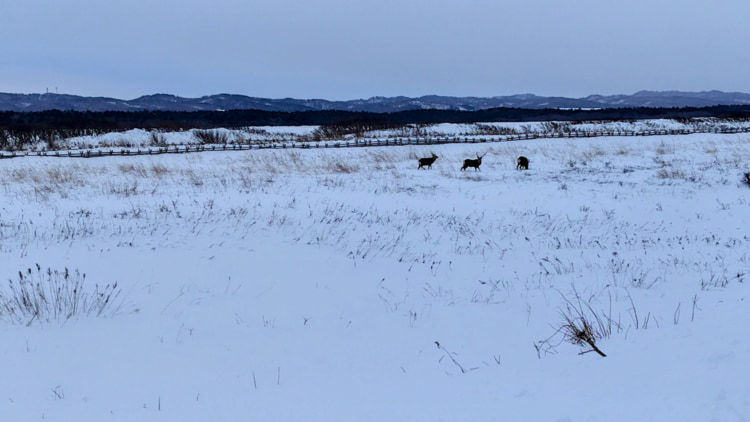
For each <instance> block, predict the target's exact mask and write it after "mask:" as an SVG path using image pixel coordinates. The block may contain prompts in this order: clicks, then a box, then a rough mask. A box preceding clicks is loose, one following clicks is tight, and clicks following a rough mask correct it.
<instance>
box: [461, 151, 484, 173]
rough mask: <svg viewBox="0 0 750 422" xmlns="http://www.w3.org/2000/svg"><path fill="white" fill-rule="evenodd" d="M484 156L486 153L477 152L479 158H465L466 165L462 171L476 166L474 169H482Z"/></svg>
mask: <svg viewBox="0 0 750 422" xmlns="http://www.w3.org/2000/svg"><path fill="white" fill-rule="evenodd" d="M482 157H484V155H479V154H477V158H476V159H474V158H467V159H465V160H464V166H463V167H461V171H464V170H466V167H474V171H477V170H479V171H481V170H480V169H479V166H481V165H482Z"/></svg>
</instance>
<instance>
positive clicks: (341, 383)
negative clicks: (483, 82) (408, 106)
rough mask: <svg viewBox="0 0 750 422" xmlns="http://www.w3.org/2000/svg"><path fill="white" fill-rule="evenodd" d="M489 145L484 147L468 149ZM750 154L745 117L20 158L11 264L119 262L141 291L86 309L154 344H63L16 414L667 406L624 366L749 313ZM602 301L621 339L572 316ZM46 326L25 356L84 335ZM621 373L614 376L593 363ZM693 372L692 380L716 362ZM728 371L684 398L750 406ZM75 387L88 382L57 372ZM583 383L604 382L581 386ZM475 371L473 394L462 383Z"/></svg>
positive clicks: (4, 218)
mask: <svg viewBox="0 0 750 422" xmlns="http://www.w3.org/2000/svg"><path fill="white" fill-rule="evenodd" d="M431 152H434V153H436V154H437V155H439V156H440V158H439V159H438V160H437V161H436V162H435V164H433V169H432V170H417V160H416V158H417V157H421V156H429V155H430V153H431ZM475 154H480V155H481V154H486V156H485V158H484V160H483V164H482V169H481V171H476V172H475V171H472V170H471V169H470V170H469V171H467V172H460V171H459V168H460V166H461V162H462V161H463V159H465V158H471V157H474V156H475ZM518 155H525V156H527V157H529V158H530V159H531V165H530V170H529V171H516V170H515V159H516V157H517V156H518ZM748 156H750V147H749V146H748V142H747V139H746V136H744V135H689V136H679V137H650V138H597V139H581V140H560V139H558V140H536V141H528V142H513V143H494V144H482V145H441V146H431V147H429V148H427V147H425V148H422V147H390V148H388V147H385V148H358V149H336V150H262V151H251V152H240V153H238V152H227V153H223V152H222V153H205V154H195V155H176V156H153V157H151V156H143V157H111V158H103V159H92V160H50V159H44V158H34V157H30V158H23V159H14V160H9V161H6V162H3V167H1V168H0V190H2V195H3V198H4V201H3V203H2V205H0V253H1V254H2V262H3V264H2V266H1V267H0V268H1V269H2V270H3V272H4V274H0V276H4V277H6V278H9V277H12V276H13V275H14V274H15V273H17V271H19V270H23V269H25V268H27V267H30V266H31V265H33V264H32V263H36V262H40V263H41V264H42V265H43V266H48V265H49V266H53V267H60V268H61V267H63V266H67V267H71V268H80V269H81V270H82V271H86V272H87V273H88V274H89V276H90V277H92V276H93V275H95V276H96V277H98V279H104V278H105V276H106V279H116V280H118V281H119V283H120V285H121V286H122V288H123V289H124V291H125V292H126V297H127V301H128V302H129V303H132V304H133V305H134V306H136V307H139V308H141V312H139V313H138V314H127V313H126V314H122V315H120V316H119V317H118V318H115V319H113V320H111V321H107V322H106V323H105V324H104V325H106V327H102V328H98V327H100V326H98V325H95V326H94V327H93V328H91V330H93V332H94V333H96V330H97V329H104V330H116V332H118V333H119V334H118V335H122V336H123V340H122V341H123V342H124V341H127V342H129V343H130V344H131V346H124V345H123V344H122V343H121V342H115V343H114V344H113V345H111V346H110V347H120V348H123V349H124V350H125V351H124V352H122V353H124V354H127V351H128V350H132V349H128V347H133V348H137V349H138V352H137V353H138V355H139V356H140V358H139V360H138V365H139V366H140V365H142V366H144V367H145V368H146V370H145V371H144V370H140V371H139V370H134V369H135V368H131V370H122V371H116V372H115V374H114V375H113V376H114V379H111V380H109V382H108V384H107V385H106V386H105V385H103V384H100V383H97V381H96V379H93V380H92V379H89V378H90V377H87V376H85V375H83V376H81V374H80V372H79V371H76V370H74V369H71V370H69V371H66V370H65V369H60V368H56V369H55V370H51V371H50V374H51V375H50V374H47V375H45V376H41V377H39V378H40V380H39V381H38V382H32V383H30V384H29V386H28V387H27V388H23V389H21V390H20V392H19V391H15V392H13V391H10V390H0V399H2V395H3V394H5V395H7V396H8V397H9V398H10V399H11V401H12V403H11V402H10V401H7V400H6V403H5V404H3V405H2V406H3V407H4V409H3V410H5V411H7V412H4V413H7V414H11V415H16V416H18V417H19V418H22V419H23V418H24V417H31V416H33V417H39V413H38V410H39V407H38V403H39V402H40V401H41V402H42V403H43V405H42V409H43V410H42V412H41V413H42V414H45V415H47V416H54V415H56V416H58V417H59V418H63V417H64V416H65V415H69V414H79V415H80V414H83V415H90V416H89V417H90V418H91V419H90V420H101V419H106V418H107V417H111V418H112V419H120V420H127V418H128V417H140V418H145V419H148V420H151V419H153V420H157V419H160V418H159V415H160V414H163V415H170V416H169V417H187V418H188V419H192V418H198V417H199V416H200V415H204V416H209V415H214V416H215V415H217V412H218V415H219V416H224V417H228V418H230V419H231V418H232V417H237V416H238V415H243V416H244V415H247V414H248V413H247V412H251V413H249V414H252V415H255V416H257V417H259V418H260V419H289V418H292V419H295V418H306V419H315V418H316V415H317V417H319V418H324V419H325V417H328V418H329V419H330V418H332V419H338V418H348V419H363V418H367V417H365V415H370V416H369V417H370V418H372V419H374V420H383V419H409V420H415V419H416V420H434V419H437V418H444V419H448V420H466V419H479V420H495V419H496V417H497V415H498V412H501V411H502V412H506V413H508V414H512V415H518V416H519V418H520V419H529V418H550V417H555V418H557V417H566V416H571V417H572V418H573V419H576V418H579V417H580V418H585V417H591V416H592V415H599V417H602V415H604V414H606V412H608V411H610V410H611V409H613V408H615V409H620V406H624V407H625V408H627V409H629V410H623V409H620V410H623V412H624V413H621V414H622V415H623V417H630V418H636V419H638V418H642V417H644V416H646V415H648V416H649V417H652V416H654V415H655V416H656V417H657V418H658V416H660V415H661V416H664V415H666V414H661V413H659V412H660V411H659V409H661V408H662V407H661V406H662V405H663V404H664V402H665V400H666V402H667V404H669V403H670V401H669V400H670V399H669V398H663V397H661V396H660V395H659V390H658V388H657V389H650V388H648V387H641V386H640V383H639V385H634V384H632V383H631V384H628V382H627V381H625V380H627V379H630V378H629V377H631V376H637V377H641V378H639V379H641V380H642V381H643V383H647V384H648V382H651V381H655V380H656V377H659V376H663V374H661V375H658V371H654V370H653V368H652V367H651V366H650V365H648V364H646V365H643V369H642V370H641V371H638V370H634V369H633V365H638V363H639V362H641V361H639V359H649V357H648V356H649V355H648V353H647V354H646V355H645V356H640V357H639V356H638V354H639V353H638V352H636V350H639V349H642V348H643V347H644V345H646V347H650V348H656V349H657V350H656V351H654V350H651V353H652V357H651V359H656V360H658V359H659V358H662V357H665V356H669V357H670V358H671V355H672V353H673V352H674V351H673V350H670V349H672V348H673V347H679V345H680V344H681V343H680V341H681V340H679V341H678V340H673V339H675V338H680V339H681V338H682V337H681V336H684V335H687V334H686V331H685V330H688V331H690V330H692V329H690V328H689V327H691V324H699V323H702V325H695V328H694V330H695V331H696V333H695V334H693V336H695V337H696V338H700V337H703V336H711V335H712V332H715V331H714V330H716V327H717V326H720V325H721V324H723V321H726V320H727V319H728V318H729V319H730V320H731V318H739V317H741V315H731V316H724V313H725V312H728V310H732V309H736V307H735V306H734V305H733V303H734V302H735V301H737V300H740V299H739V298H741V297H744V296H742V295H743V294H744V293H742V292H744V291H745V290H744V289H745V286H746V284H747V283H745V281H746V271H747V268H748V264H749V263H748V226H747V223H746V221H745V220H746V216H747V215H750V212H749V211H750V205H748V201H747V193H748V190H747V188H746V186H744V185H743V184H742V181H741V179H742V174H743V172H745V171H747V169H746V168H743V163H746V162H747V157H748ZM256 257H258V258H256ZM260 257H263V259H260ZM313 258H314V259H313ZM45 260H46V261H45ZM92 273H93V274H92ZM737 291H739V292H740V293H736V294H732V293H727V292H737ZM723 302H727V303H726V304H725V305H724V306H722V305H721V303H723ZM713 320H715V321H716V323H715V324H712V323H711V322H710V321H713ZM583 321H586V323H587V324H589V326H588V327H589V329H590V331H591V334H593V335H594V336H595V342H596V345H597V346H598V347H599V348H600V349H601V350H602V351H604V352H605V353H606V354H607V355H608V357H607V358H605V359H607V361H606V362H607V363H599V361H597V360H596V359H602V358H600V357H599V356H597V355H595V354H585V355H583V356H578V353H579V352H586V351H588V350H590V349H591V347H590V344H589V343H588V342H587V341H585V340H584V341H583V342H581V341H576V339H577V337H576V336H577V335H578V334H576V331H575V330H572V331H570V330H569V329H570V328H571V325H572V326H573V327H575V326H576V325H575V324H577V323H583ZM133 327H139V328H138V329H133ZM581 327H582V328H583V330H582V331H586V326H585V325H582V326H581ZM683 327H686V328H683ZM566 328H567V329H568V330H567V331H566ZM66 329H69V330H73V329H72V328H66ZM49 330H51V329H49ZM45 333H46V332H34V334H33V335H32V336H31V337H32V340H31V341H33V342H34V343H35V344H34V350H37V351H38V352H36V353H35V355H29V359H28V361H27V362H28V363H26V365H34V364H35V362H36V359H35V358H34V356H40V359H43V356H47V355H45V354H44V353H43V352H42V351H41V350H51V349H58V352H57V353H63V354H64V353H73V352H74V351H75V350H78V348H77V347H74V346H72V345H69V344H68V343H66V340H64V339H63V338H58V337H57V336H55V335H46V334H45ZM8 335H9V336H10V338H11V339H15V343H16V344H18V343H23V342H24V339H26V340H25V341H26V342H27V343H28V341H29V340H28V337H29V336H30V335H29V334H28V333H24V332H21V331H11V332H10V333H8ZM90 335H91V333H90V332H88V331H86V330H81V331H80V332H79V331H72V332H69V333H67V336H69V337H65V338H70V341H71V342H86V341H87V340H86V339H88V338H89V336H90ZM691 338H692V337H691ZM580 339H581V337H578V340H580ZM641 339H644V340H642V341H641ZM646 339H647V340H646ZM670 339H672V340H670ZM703 340H705V341H708V342H710V341H711V339H710V337H707V338H705V339H703ZM703 340H701V341H703ZM10 341H11V343H12V342H13V340H10ZM568 343H574V344H577V345H578V346H571V345H568ZM692 344H693V343H690V342H688V346H690V345H692ZM720 344H723V343H721V341H718V343H717V346H716V347H717V353H718V352H720V351H721V350H718V349H720V348H723V347H724V346H720ZM436 345H437V347H436ZM102 347H104V348H105V352H104V354H106V353H107V350H109V349H107V347H108V346H102ZM738 347H739V349H738V353H740V351H739V350H742V352H741V353H747V350H746V349H747V343H743V344H740V345H739V346H738ZM743 348H744V349H743ZM27 349H28V346H27ZM59 349H62V351H60V350H59ZM15 350H16V349H13V348H10V349H7V348H6V349H3V350H0V353H4V354H6V355H8V356H10V358H11V359H12V358H14V357H15V356H16V355H17V353H18V352H17V351H15ZM206 350H211V351H212V352H211V353H209V354H206V353H205V351H206ZM701 350H702V349H701ZM113 353H114V355H115V356H119V352H113ZM706 353H711V349H709V350H708V351H707V352H706ZM85 355H86V356H87V357H88V359H89V361H90V363H91V365H92V366H93V367H94V368H96V367H97V366H98V363H97V362H100V361H101V360H104V359H106V358H105V357H99V354H98V353H86V354H85ZM722 356H723V355H722ZM743 356H746V354H745V355H743ZM165 357H168V359H169V362H170V363H169V364H167V365H162V364H161V363H160V362H163V359H165ZM540 358H541V359H540ZM217 359H218V360H220V362H219V361H217ZM686 359H687V360H686V362H687V363H688V364H695V362H693V361H690V360H689V359H690V358H689V357H688V358H686ZM701 359H702V358H701ZM717 359H718V358H717ZM120 363H121V364H122V365H123V366H125V367H129V366H128V364H124V363H122V362H120ZM180 363H182V365H181V364H180ZM699 363H700V360H699ZM715 364H716V365H719V366H721V365H724V366H722V367H723V368H727V371H728V372H730V373H732V372H736V371H732V369H736V368H734V366H733V365H736V362H735V361H734V360H732V359H730V358H728V357H724V358H722V359H721V360H720V361H719V363H715ZM101 365H104V363H101ZM186 367H187V368H190V369H186ZM149 368H152V369H149ZM156 368H158V369H156ZM574 368H575V369H574ZM573 370H575V371H576V372H575V373H576V375H575V378H578V379H580V387H579V386H578V384H577V385H576V386H574V387H571V385H570V382H571V381H570V379H571V377H570V371H573ZM654 372H656V373H654ZM697 372H698V374H697V375H694V376H697V377H699V376H700V374H703V373H704V371H701V370H698V371H697ZM722 373H723V372H722ZM134 374H138V376H135V375H134ZM459 375H460V376H461V377H470V378H465V379H464V378H461V379H459V378H456V377H457V376H459ZM604 375H606V376H607V377H608V379H609V380H611V381H612V383H614V384H617V385H619V387H618V388H616V389H609V388H604V387H603V388H600V389H599V390H597V391H596V392H592V391H590V390H589V389H587V388H586V387H585V386H586V385H591V383H594V382H598V381H600V378H599V377H601V376H604ZM670 376H671V375H670ZM674 376H676V375H674ZM649 377H654V378H649ZM94 378H95V377H94ZM668 378H669V377H668ZM681 380H682V379H681V378H679V377H677V380H676V381H675V382H678V383H680V387H679V388H677V390H678V391H677V393H680V394H682V395H683V397H688V398H690V397H692V396H693V395H695V396H701V395H704V394H715V392H716V390H717V389H718V390H720V387H721V385H722V384H721V383H716V382H713V384H712V381H711V380H710V379H701V385H699V386H697V387H690V388H689V387H686V386H683V384H687V383H682V381H681ZM84 381H85V382H84ZM45 382H46V384H45ZM726 382H728V383H729V387H730V388H729V391H728V392H727V391H725V393H724V397H725V400H723V401H722V403H724V405H723V407H722V405H716V406H718V407H716V406H714V407H711V405H709V404H705V403H703V402H700V401H696V404H694V405H693V407H692V408H689V410H687V411H686V413H685V414H686V415H706V416H716V415H718V416H722V415H728V414H733V413H732V412H735V413H734V414H736V413H737V412H739V414H742V412H747V410H748V404H747V403H746V402H744V404H743V402H742V400H741V398H740V395H741V393H742V391H743V390H742V385H738V383H739V379H738V378H736V377H735V378H731V379H730V380H729V381H726V380H724V381H722V383H726ZM110 384H115V385H118V384H119V385H133V384H134V385H138V386H141V387H143V389H142V390H140V391H137V392H133V390H131V389H127V388H116V387H111V386H109V385H110ZM146 385H148V387H144V386H146ZM59 386H63V387H65V392H66V394H65V401H67V402H68V403H72V404H69V405H68V406H61V405H59V404H58V402H59V401H61V400H60V395H59V394H49V391H50V390H53V391H62V390H59V389H58V390H55V389H56V388H57V387H59ZM714 387H715V388H714ZM555 388H557V389H555ZM669 388H675V387H674V386H670V387H669ZM560 389H562V390H565V391H566V392H564V393H561V391H560ZM136 390H138V389H136ZM623 390H624V393H623V392H622V391H623ZM414 391H418V392H419V393H414ZM581 391H585V392H586V395H587V397H589V398H590V399H591V400H592V401H587V406H570V404H571V403H573V402H574V401H575V399H574V397H580V393H581ZM744 391H747V390H744ZM107 392H109V394H107ZM464 394H470V396H471V397H474V398H475V399H476V403H474V404H473V405H471V406H469V408H468V409H467V408H466V407H465V406H463V405H461V404H459V403H456V402H455V400H453V398H455V397H462V396H463V395H464ZM641 394H642V395H641ZM529 395H532V396H535V397H536V399H535V402H536V401H537V400H541V401H543V402H545V403H549V404H550V405H549V406H548V407H546V409H540V408H539V406H533V405H530V404H529V403H528V402H527V401H526V400H527V399H526V398H527V397H528V396H529ZM648 396H651V397H650V398H649V397H648ZM656 396H658V397H657V398H655V397H656ZM74 397H75V398H74ZM329 400H336V402H337V403H341V404H340V405H339V406H336V409H331V408H330V407H329V406H326V405H323V404H322V403H324V402H326V401H329ZM650 400H651V401H650ZM671 400H675V399H671ZM394 401H398V406H396V407H395V408H393V407H389V406H383V405H382V404H383V403H394ZM641 401H644V402H645V403H646V404H645V405H644V406H642V407H638V406H635V407H633V406H629V407H628V404H631V405H632V404H634V403H636V402H638V403H640V402H641ZM592 402H593V403H601V404H598V405H597V404H595V405H593V406H590V404H591V403H592ZM32 403H36V404H32ZM260 403H263V404H262V405H261V404H260ZM346 403H348V404H346ZM618 403H619V404H618ZM649 403H650V404H649ZM674 403H677V402H674ZM714 404H715V403H712V405H714ZM743 406H744V407H743ZM696 407H698V408H697V409H696ZM218 408H222V409H223V410H222V411H220V412H219V411H217V409H218ZM180 409H181V410H180ZM712 409H713V410H712ZM35 412H37V413H35ZM66 412H73V413H66ZM76 412H78V413H76ZM81 412H82V413H81ZM744 414H745V415H746V416H747V413H744ZM112 415H115V416H112ZM672 416H674V415H672ZM95 418H98V419H95ZM607 419H608V420H611V418H607ZM615 419H616V418H615ZM83 420H87V419H83Z"/></svg>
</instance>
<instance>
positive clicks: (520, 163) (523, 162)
mask: <svg viewBox="0 0 750 422" xmlns="http://www.w3.org/2000/svg"><path fill="white" fill-rule="evenodd" d="M521 169H523V170H528V169H529V159H528V158H526V157H524V156H523V155H522V156H520V157H518V160H516V170H521Z"/></svg>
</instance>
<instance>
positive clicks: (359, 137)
mask: <svg viewBox="0 0 750 422" xmlns="http://www.w3.org/2000/svg"><path fill="white" fill-rule="evenodd" d="M319 131H320V127H319V126H257V127H246V128H241V129H212V130H208V131H207V130H199V129H191V130H187V131H177V132H175V131H171V132H162V131H147V130H143V129H133V130H129V131H126V132H112V133H106V134H101V135H90V136H79V137H72V138H66V139H54V140H53V141H49V140H45V139H40V140H39V142H37V143H36V144H34V145H30V146H27V147H26V149H25V150H21V151H12V152H11V151H8V152H6V153H2V152H0V154H2V155H3V156H5V157H8V156H12V155H24V154H25V153H26V154H27V153H44V154H48V153H50V154H53V155H54V154H55V151H57V155H66V153H67V152H71V151H74V152H75V154H74V155H75V156H82V155H85V154H88V155H92V154H93V155H99V154H110V155H121V154H126V153H127V154H134V153H135V154H138V153H146V154H148V153H161V152H177V151H191V150H192V151H199V150H217V149H218V150H241V149H242V150H244V149H262V148H321V147H337V148H338V147H346V146H363V145H375V146H381V145H404V144H413V145H427V144H443V143H461V142H464V143H466V142H470V143H471V142H502V141H514V140H520V139H542V138H587V137H599V136H639V135H641V136H654V135H679V134H689V133H742V132H748V131H750V120H725V119H717V118H696V119H681V120H672V119H648V120H630V121H606V122H596V121H592V122H523V123H520V122H518V123H494V122H493V123H471V124H456V123H440V124H432V125H406V126H404V127H401V128H398V129H391V130H375V131H368V132H364V133H359V134H346V135H342V136H340V137H332V138H331V137H327V138H321V136H320V134H319ZM206 132H208V133H209V134H210V135H211V137H210V138H209V139H208V140H207V139H206V137H202V136H201V135H202V134H205V133H206ZM71 154H72V153H71Z"/></svg>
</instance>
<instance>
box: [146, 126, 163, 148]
mask: <svg viewBox="0 0 750 422" xmlns="http://www.w3.org/2000/svg"><path fill="white" fill-rule="evenodd" d="M149 145H151V146H152V147H159V148H164V147H166V146H168V144H167V137H166V135H164V134H163V133H161V132H159V131H156V130H154V131H151V134H150V135H149Z"/></svg>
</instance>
